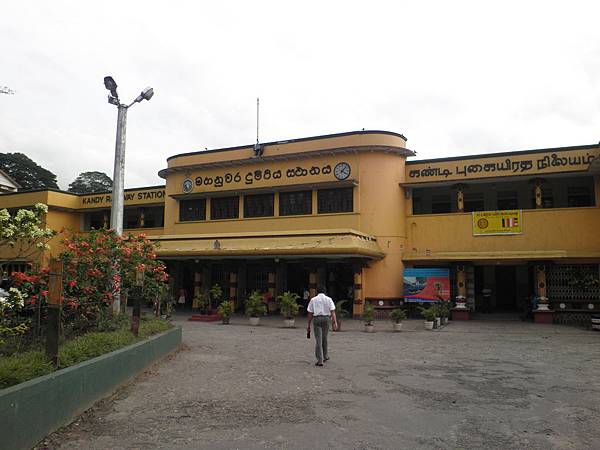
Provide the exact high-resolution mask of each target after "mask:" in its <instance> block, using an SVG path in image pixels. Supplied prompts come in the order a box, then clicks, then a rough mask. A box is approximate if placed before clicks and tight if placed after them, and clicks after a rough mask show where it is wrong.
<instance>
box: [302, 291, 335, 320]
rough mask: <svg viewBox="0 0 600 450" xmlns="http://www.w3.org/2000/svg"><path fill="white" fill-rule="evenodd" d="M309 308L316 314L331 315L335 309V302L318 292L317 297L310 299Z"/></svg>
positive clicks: (309, 310)
mask: <svg viewBox="0 0 600 450" xmlns="http://www.w3.org/2000/svg"><path fill="white" fill-rule="evenodd" d="M307 310H308V312H310V313H313V315H314V316H329V315H331V311H334V310H335V304H334V303H333V300H332V299H331V298H330V297H327V296H326V295H325V294H317V296H316V297H313V298H311V299H310V302H309V303H308V308H307Z"/></svg>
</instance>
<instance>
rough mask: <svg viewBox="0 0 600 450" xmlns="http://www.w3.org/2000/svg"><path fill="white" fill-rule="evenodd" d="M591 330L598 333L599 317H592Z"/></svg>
mask: <svg viewBox="0 0 600 450" xmlns="http://www.w3.org/2000/svg"><path fill="white" fill-rule="evenodd" d="M592 330H595V331H600V315H599V314H593V315H592Z"/></svg>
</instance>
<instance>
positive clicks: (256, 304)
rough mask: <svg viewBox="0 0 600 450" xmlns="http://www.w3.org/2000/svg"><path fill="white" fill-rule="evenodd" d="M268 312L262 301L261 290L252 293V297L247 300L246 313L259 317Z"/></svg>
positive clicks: (249, 315)
mask: <svg viewBox="0 0 600 450" xmlns="http://www.w3.org/2000/svg"><path fill="white" fill-rule="evenodd" d="M265 312H267V308H266V306H265V304H264V303H263V301H262V296H261V295H260V292H258V291H254V292H252V294H250V297H248V299H247V300H246V315H247V316H248V317H259V316H260V315H261V314H264V313H265Z"/></svg>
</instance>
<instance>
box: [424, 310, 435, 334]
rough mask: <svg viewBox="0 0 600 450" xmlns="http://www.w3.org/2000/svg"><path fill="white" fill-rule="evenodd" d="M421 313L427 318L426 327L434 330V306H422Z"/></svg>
mask: <svg viewBox="0 0 600 450" xmlns="http://www.w3.org/2000/svg"><path fill="white" fill-rule="evenodd" d="M421 315H422V316H423V317H424V318H425V329H426V330H433V324H434V322H435V311H434V310H433V309H432V308H421Z"/></svg>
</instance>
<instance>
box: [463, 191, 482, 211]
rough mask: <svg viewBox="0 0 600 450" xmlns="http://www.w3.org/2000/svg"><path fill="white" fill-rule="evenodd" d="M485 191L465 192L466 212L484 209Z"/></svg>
mask: <svg viewBox="0 0 600 450" xmlns="http://www.w3.org/2000/svg"><path fill="white" fill-rule="evenodd" d="M484 210H485V207H484V205H483V193H482V192H467V193H465V212H472V211H484Z"/></svg>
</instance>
